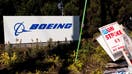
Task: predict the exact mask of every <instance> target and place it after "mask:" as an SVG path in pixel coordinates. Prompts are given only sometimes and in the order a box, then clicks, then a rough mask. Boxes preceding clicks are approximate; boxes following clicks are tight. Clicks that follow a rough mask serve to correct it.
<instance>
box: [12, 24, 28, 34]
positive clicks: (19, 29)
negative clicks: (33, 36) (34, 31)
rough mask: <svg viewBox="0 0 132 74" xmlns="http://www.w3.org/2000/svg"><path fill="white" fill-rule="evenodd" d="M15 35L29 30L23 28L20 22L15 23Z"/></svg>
mask: <svg viewBox="0 0 132 74" xmlns="http://www.w3.org/2000/svg"><path fill="white" fill-rule="evenodd" d="M14 31H15V36H18V35H19V34H20V33H22V32H29V30H25V26H24V24H23V22H22V23H16V24H15V26H14Z"/></svg>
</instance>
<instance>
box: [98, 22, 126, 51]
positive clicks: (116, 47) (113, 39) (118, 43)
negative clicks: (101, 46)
mask: <svg viewBox="0 0 132 74" xmlns="http://www.w3.org/2000/svg"><path fill="white" fill-rule="evenodd" d="M99 30H100V32H101V34H102V36H103V38H104V40H105V42H106V43H107V45H108V47H109V48H110V50H111V51H112V53H116V52H118V51H121V50H123V49H124V48H125V44H124V39H123V34H124V33H125V32H124V31H123V29H122V28H121V27H120V25H119V24H118V23H117V22H114V23H111V24H108V25H106V26H103V27H101V28H99Z"/></svg>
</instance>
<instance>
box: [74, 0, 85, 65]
mask: <svg viewBox="0 0 132 74" xmlns="http://www.w3.org/2000/svg"><path fill="white" fill-rule="evenodd" d="M86 6H87V0H85V5H84V10H83V17H82V22H81V28H80V35H79V41H78V45H77V49H76V57H75V63H76V62H77V58H78V50H79V47H80V41H81V35H82V28H83V23H84V17H85V11H86Z"/></svg>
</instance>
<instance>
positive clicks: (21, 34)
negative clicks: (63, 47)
mask: <svg viewBox="0 0 132 74" xmlns="http://www.w3.org/2000/svg"><path fill="white" fill-rule="evenodd" d="M3 19H4V37H5V38H4V39H5V44H6V43H8V42H10V43H11V44H16V43H19V41H20V40H21V43H32V42H33V41H34V42H35V41H36V39H38V41H40V42H47V41H48V40H49V39H50V38H51V39H52V40H53V41H64V40H65V39H67V40H70V41H71V40H78V38H79V24H80V23H79V16H3Z"/></svg>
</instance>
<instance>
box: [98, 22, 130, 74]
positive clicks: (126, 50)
mask: <svg viewBox="0 0 132 74" xmlns="http://www.w3.org/2000/svg"><path fill="white" fill-rule="evenodd" d="M99 31H100V32H101V35H100V36H98V37H97V38H96V39H97V41H98V42H99V44H100V45H101V46H102V47H103V49H104V50H105V51H106V53H107V54H108V55H109V57H110V58H111V59H112V60H113V61H117V60H119V58H121V57H122V56H123V57H124V58H125V60H126V62H127V66H128V67H126V68H121V69H116V70H114V71H108V70H107V72H106V71H105V72H104V74H108V73H110V74H111V73H112V74H118V73H121V74H122V73H123V74H124V73H125V74H127V73H129V74H130V73H132V62H131V60H132V41H131V38H130V37H129V36H128V35H127V34H126V33H125V31H124V27H123V26H122V25H119V24H118V22H113V23H110V24H108V25H105V26H103V27H100V28H99Z"/></svg>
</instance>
